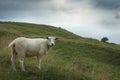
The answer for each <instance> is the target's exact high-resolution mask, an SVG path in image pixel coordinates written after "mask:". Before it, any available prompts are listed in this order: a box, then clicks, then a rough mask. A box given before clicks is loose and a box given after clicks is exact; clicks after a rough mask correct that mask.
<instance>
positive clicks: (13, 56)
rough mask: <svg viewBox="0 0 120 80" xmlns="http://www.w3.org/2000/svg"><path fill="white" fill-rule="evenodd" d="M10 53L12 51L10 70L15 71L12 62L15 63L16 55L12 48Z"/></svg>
mask: <svg viewBox="0 0 120 80" xmlns="http://www.w3.org/2000/svg"><path fill="white" fill-rule="evenodd" d="M11 51H12V57H11V63H12V68H13V70H14V71H16V66H15V63H14V61H15V58H16V54H17V53H16V51H15V48H14V47H13V48H12V49H11Z"/></svg>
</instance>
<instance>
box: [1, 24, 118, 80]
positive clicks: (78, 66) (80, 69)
mask: <svg viewBox="0 0 120 80" xmlns="http://www.w3.org/2000/svg"><path fill="white" fill-rule="evenodd" d="M49 35H52V36H56V37H58V38H59V40H58V41H57V42H56V46H54V47H53V48H52V49H51V50H50V51H49V54H47V55H46V56H44V57H43V60H42V69H41V70H40V71H39V70H38V69H37V68H36V58H35V57H33V58H26V59H25V68H26V72H20V71H19V63H18V60H16V64H18V65H17V67H18V71H17V72H14V71H12V69H11V62H10V49H8V48H7V45H8V44H9V43H10V42H11V41H12V40H13V39H14V38H16V37H18V36H25V37H45V36H49ZM119 75H120V46H119V45H115V44H108V43H102V42H99V41H97V40H94V39H87V38H82V37H79V36H77V35H75V34H73V33H70V32H68V31H66V30H64V29H61V28H55V27H52V26H49V25H37V24H27V23H14V22H12V23H11V22H0V80H33V79H38V80H73V79H74V80H120V77H119Z"/></svg>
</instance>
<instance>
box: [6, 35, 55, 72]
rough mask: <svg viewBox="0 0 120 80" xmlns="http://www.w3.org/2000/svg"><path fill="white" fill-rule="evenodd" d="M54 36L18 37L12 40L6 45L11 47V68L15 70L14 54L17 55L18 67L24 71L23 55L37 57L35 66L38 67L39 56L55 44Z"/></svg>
mask: <svg viewBox="0 0 120 80" xmlns="http://www.w3.org/2000/svg"><path fill="white" fill-rule="evenodd" d="M56 39H57V38H56V37H47V38H46V39H43V38H25V37H18V38H16V39H15V40H13V41H12V42H11V43H10V44H9V45H8V47H10V48H11V51H12V52H11V53H12V56H11V63H12V68H13V70H15V71H16V66H15V64H14V61H15V58H16V55H17V54H18V55H19V61H20V68H21V70H22V71H25V68H24V58H25V57H32V56H36V57H37V64H38V65H37V67H38V69H40V63H41V58H42V56H43V55H45V54H46V53H47V51H48V50H49V49H50V48H51V47H52V46H53V45H55V40H56Z"/></svg>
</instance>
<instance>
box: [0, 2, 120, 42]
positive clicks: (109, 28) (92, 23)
mask: <svg viewBox="0 0 120 80" xmlns="http://www.w3.org/2000/svg"><path fill="white" fill-rule="evenodd" d="M0 21H16V22H29V23H37V24H47V25H53V26H57V27H61V28H64V29H66V30H68V31H71V32H73V33H75V34H77V35H80V36H82V37H88V38H94V39H98V40H101V38H103V37H108V39H109V42H112V43H117V44H120V0H0ZM68 36H69V35H68Z"/></svg>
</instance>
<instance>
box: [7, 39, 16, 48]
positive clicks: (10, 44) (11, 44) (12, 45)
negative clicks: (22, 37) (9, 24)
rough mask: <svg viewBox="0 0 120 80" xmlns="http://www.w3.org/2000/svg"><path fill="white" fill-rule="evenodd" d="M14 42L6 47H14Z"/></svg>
mask: <svg viewBox="0 0 120 80" xmlns="http://www.w3.org/2000/svg"><path fill="white" fill-rule="evenodd" d="M15 42H16V40H14V41H12V42H11V43H10V44H9V45H8V47H12V46H14V45H15Z"/></svg>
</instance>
